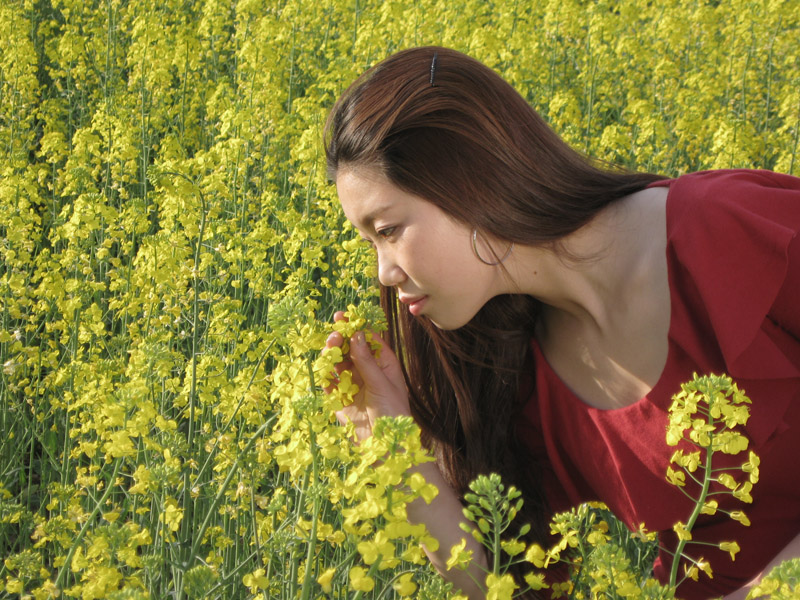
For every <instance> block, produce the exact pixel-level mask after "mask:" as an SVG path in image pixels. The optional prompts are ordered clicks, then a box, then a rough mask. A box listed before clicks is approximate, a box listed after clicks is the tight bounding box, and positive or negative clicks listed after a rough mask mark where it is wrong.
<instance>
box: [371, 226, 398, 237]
mask: <svg viewBox="0 0 800 600" xmlns="http://www.w3.org/2000/svg"><path fill="white" fill-rule="evenodd" d="M396 229H397V227H384V228H383V229H380V230H378V231H376V232H375V233H377V234H378V236H379V237H382V238H383V239H386V238H388V237H390V236H391V235H392V234H393V233H394V232H395V230H396Z"/></svg>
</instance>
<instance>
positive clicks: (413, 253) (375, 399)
mask: <svg viewBox="0 0 800 600" xmlns="http://www.w3.org/2000/svg"><path fill="white" fill-rule="evenodd" d="M326 132H327V133H326V150H327V159H328V169H329V174H330V177H331V179H332V180H334V181H335V182H336V186H337V190H338V193H339V198H340V201H341V204H342V207H343V209H344V212H345V214H346V216H347V218H348V219H349V220H350V221H351V222H352V223H353V224H354V225H355V227H356V228H357V229H358V230H359V231H360V232H361V234H362V236H363V237H364V238H365V239H367V240H368V241H370V242H371V243H372V244H373V245H374V247H375V250H376V252H377V257H378V275H379V280H380V283H381V302H382V306H383V308H384V310H385V311H386V314H387V318H388V321H389V332H388V335H387V340H386V342H385V343H386V345H387V346H388V347H391V349H392V350H393V352H392V351H389V348H388V347H386V348H384V349H383V352H382V354H381V359H380V363H378V362H376V361H375V359H374V358H373V356H372V355H371V354H370V352H369V351H368V348H367V346H366V344H365V343H364V341H363V336H361V335H359V334H357V335H356V337H355V338H354V339H353V340H352V342H353V343H352V346H351V351H350V356H349V359H348V360H347V361H345V362H344V363H343V364H342V365H341V368H350V369H352V370H353V372H354V377H356V380H357V381H358V383H359V384H360V386H361V388H362V391H361V393H360V395H359V397H358V398H357V401H356V402H355V403H354V404H353V405H352V406H350V407H348V408H346V409H345V410H344V411H342V413H341V414H340V415H339V417H340V419H341V420H343V421H344V420H346V419H349V420H351V421H353V422H354V423H355V424H356V431H357V435H358V436H359V437H365V436H368V435H370V431H371V429H370V426H371V423H372V422H374V420H375V419H376V418H377V417H379V416H382V415H399V414H410V415H412V416H413V417H414V419H415V420H416V421H417V422H418V423H419V425H420V427H421V429H422V432H423V436H424V440H425V442H426V443H427V444H428V445H429V446H430V447H431V448H432V450H433V451H434V453H435V456H436V458H437V462H436V466H431V465H426V467H425V469H423V472H424V475H425V476H426V478H427V479H428V480H429V481H431V482H432V483H434V484H436V485H437V487H439V489H440V495H439V497H438V498H437V499H436V500H435V502H434V503H433V504H432V505H431V506H424V505H422V506H414V507H413V514H410V518H411V519H412V520H416V521H422V522H425V523H426V524H427V525H428V528H429V529H430V530H431V532H432V533H433V534H434V535H435V536H436V537H438V538H439V540H440V547H441V549H440V551H439V553H438V554H437V553H430V557H431V560H432V561H433V563H434V564H435V565H436V566H437V568H439V570H440V571H445V568H444V562H445V561H446V558H447V556H448V550H449V548H450V546H452V545H453V544H455V543H457V542H458V541H459V540H460V539H461V537H462V532H461V530H460V529H459V527H458V523H459V521H460V520H461V506H460V503H459V498H460V497H461V495H462V494H463V493H464V491H465V490H466V486H467V484H468V483H469V481H471V480H472V479H473V478H474V477H475V476H476V475H477V474H479V473H482V472H488V471H495V472H499V473H500V474H501V475H502V476H503V477H504V479H505V480H506V481H508V482H512V483H514V484H515V485H516V486H517V487H518V488H520V489H521V490H522V491H523V494H524V498H525V514H524V515H522V516H521V517H518V518H519V519H523V520H526V521H529V522H531V523H532V524H533V526H534V536H538V537H539V538H540V539H543V534H544V532H545V531H546V525H547V522H548V519H549V515H550V514H551V512H552V511H553V510H563V509H566V508H568V507H569V506H571V505H575V504H577V503H579V502H582V501H586V500H595V499H597V500H601V501H604V502H606V503H607V504H608V505H609V507H610V508H611V509H612V510H613V511H614V512H615V513H616V514H617V515H618V516H619V517H620V518H622V519H623V520H624V521H625V522H626V523H628V524H629V525H630V526H636V525H638V524H639V523H641V522H644V524H645V526H646V527H647V528H648V529H650V530H655V531H664V532H669V531H670V530H671V527H672V525H673V524H674V523H675V522H676V521H678V520H684V521H685V520H686V518H687V517H688V514H689V512H690V511H691V505H690V504H688V501H687V500H686V499H685V498H684V496H683V495H682V493H681V492H680V490H678V489H677V488H675V487H674V486H671V485H670V484H668V483H667V482H666V481H665V479H664V473H665V471H666V467H667V464H668V461H669V457H670V455H671V454H672V451H673V450H674V448H670V447H668V446H666V443H665V441H664V431H665V426H666V410H667V408H668V406H669V404H670V398H671V396H672V394H674V393H676V392H677V391H678V390H679V388H680V384H681V383H683V382H685V381H688V380H690V379H691V377H692V373H693V372H700V373H709V372H715V373H720V372H725V373H728V374H730V375H731V376H732V377H733V378H734V380H735V381H737V382H738V383H739V385H740V386H741V387H742V388H743V389H744V390H745V391H746V392H747V393H748V395H749V396H750V397H751V399H752V400H753V407H752V413H753V416H752V417H751V421H750V423H749V424H748V426H747V433H748V437H749V438H750V440H751V448H752V449H753V450H755V451H756V452H757V453H758V454H760V456H761V464H762V472H761V481H760V482H759V483H758V485H757V486H756V489H755V491H754V496H755V498H756V499H755V502H754V503H753V505H752V506H749V507H746V510H747V514H748V515H749V516H750V519H751V521H752V522H753V524H752V526H751V528H750V529H749V530H748V529H746V528H744V527H742V526H741V525H739V524H738V523H735V522H733V521H731V520H730V519H729V518H728V517H727V516H726V515H722V514H721V513H719V514H717V515H715V516H703V517H702V519H701V521H700V522H698V525H697V527H696V529H695V539H707V540H709V541H711V542H713V543H719V542H721V541H730V540H731V539H736V540H737V541H738V542H739V545H740V546H741V548H742V550H741V553H740V554H739V555H738V556H737V558H736V563H735V564H732V563H731V561H730V558H729V557H728V556H727V554H726V553H724V552H721V551H720V550H719V549H712V548H710V547H709V549H708V551H707V552H706V551H704V552H703V555H704V556H705V558H706V559H708V560H709V561H710V562H711V564H712V567H713V569H714V578H713V579H712V580H708V579H701V580H700V581H699V582H697V583H693V582H688V583H686V584H684V585H682V586H681V587H680V588H679V591H678V595H679V596H681V597H684V598H689V599H691V598H706V597H711V596H719V595H722V594H734V593H736V594H739V595H740V596H741V597H744V594H746V589H741V588H743V586H745V585H746V584H747V583H748V582H750V581H751V580H752V579H753V578H755V577H757V576H758V575H759V574H760V573H761V572H762V571H763V570H764V569H765V568H767V567H768V566H769V565H771V564H773V563H776V562H780V561H781V560H783V559H785V558H788V557H793V556H800V537H798V534H800V478H798V477H797V476H796V467H795V466H794V465H793V464H791V463H790V462H789V461H790V459H792V458H793V457H796V456H800V442H798V438H800V436H798V435H797V433H798V427H799V426H800V341H798V337H799V336H800V310H799V309H798V308H797V306H798V305H797V300H798V298H800V241H798V239H797V237H796V232H797V231H798V230H800V180H798V179H795V178H792V177H789V176H785V175H778V174H773V173H768V172H764V171H719V172H707V173H697V174H692V175H687V176H684V177H681V178H679V179H676V180H672V181H670V180H666V179H665V178H663V177H660V176H658V175H652V174H641V173H623V172H619V171H612V170H603V169H599V168H597V167H596V166H594V165H592V164H591V163H590V162H589V161H587V160H586V159H585V158H583V157H582V156H580V155H579V154H577V153H576V152H574V151H573V150H572V149H570V148H569V147H568V146H567V145H566V144H565V143H564V142H563V141H562V140H561V139H560V138H559V137H558V136H557V135H555V134H554V133H553V132H552V131H551V130H550V129H549V128H548V127H547V125H546V124H545V123H544V122H543V121H542V119H541V118H540V117H539V116H538V115H537V114H536V113H535V112H534V111H533V110H532V109H531V108H530V107H529V106H528V104H527V103H526V102H525V101H524V99H523V98H521V97H520V96H519V95H518V94H517V93H516V92H515V91H514V90H513V89H512V88H511V87H510V86H509V85H508V84H507V83H505V82H504V81H503V80H502V79H501V78H500V77H499V76H498V75H497V74H495V73H494V72H492V71H491V70H490V69H488V68H486V67H485V66H483V65H481V64H480V63H478V62H477V61H475V60H473V59H470V58H469V57H467V56H465V55H463V54H460V53H457V52H454V51H452V50H447V49H444V48H417V49H412V50H407V51H403V52H400V53H398V54H395V55H394V56H391V57H390V58H388V59H386V60H385V61H383V62H382V63H380V64H379V65H377V66H376V67H374V68H372V69H371V70H369V71H368V72H367V73H365V74H364V75H363V76H362V77H360V78H359V79H358V80H357V81H356V82H355V83H353V85H352V86H351V87H350V88H349V89H348V90H347V91H346V92H345V93H344V95H343V96H342V98H341V99H340V100H339V101H338V102H337V104H336V106H335V107H334V109H333V111H332V113H331V115H330V117H329V120H328V125H327V128H326ZM337 318H341V317H340V316H337ZM341 343H342V340H341V337H340V336H338V334H334V335H333V336H332V337H331V338H330V339H329V341H328V344H329V345H338V344H341ZM792 474H795V475H794V476H793V475H792ZM724 502H725V500H721V501H720V503H721V508H725V506H724V505H723V503H724ZM733 508H736V509H738V508H741V506H736V507H733ZM729 510H730V509H729ZM720 536H721V537H720ZM731 536H733V537H731ZM661 541H662V545H664V546H666V547H670V546H673V545H674V539H673V537H672V536H671V535H669V533H664V534H663V535H662V539H661ZM469 542H470V543H472V549H473V550H474V551H475V556H476V557H477V562H478V563H485V561H486V557H485V555H484V553H483V551H482V550H481V549H480V548H479V547H478V545H477V544H476V543H474V541H472V540H469ZM662 554H663V556H662V557H660V558H659V561H658V563H657V565H656V574H657V575H658V576H659V577H661V578H662V579H664V578H665V577H666V574H667V573H668V571H669V566H670V565H669V562H670V561H669V555H668V554H666V553H662ZM476 572H477V571H476ZM445 576H446V577H448V578H450V579H452V580H453V581H454V582H455V584H456V585H457V586H458V587H461V588H462V589H463V590H464V591H468V592H469V593H470V594H471V595H472V596H474V597H479V592H478V591H477V590H475V588H474V587H473V584H472V582H471V580H470V579H469V577H468V576H467V575H466V574H464V573H462V572H458V573H453V572H445ZM736 590H739V591H738V592H736ZM731 597H732V598H733V597H735V595H732V596H731Z"/></svg>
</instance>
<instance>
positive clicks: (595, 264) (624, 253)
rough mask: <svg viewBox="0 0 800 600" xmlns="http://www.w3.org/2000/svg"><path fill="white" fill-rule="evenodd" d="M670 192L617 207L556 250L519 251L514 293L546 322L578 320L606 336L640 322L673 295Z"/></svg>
mask: <svg viewBox="0 0 800 600" xmlns="http://www.w3.org/2000/svg"><path fill="white" fill-rule="evenodd" d="M666 196H667V190H666V189H665V188H649V189H645V190H642V191H640V192H636V193H634V194H631V195H629V196H626V197H625V198H622V199H621V200H619V201H618V202H616V203H614V204H612V205H610V206H609V207H607V208H606V209H604V210H603V211H602V212H601V213H599V214H598V215H597V216H596V217H595V218H594V219H593V220H592V221H591V222H590V223H588V224H587V225H585V226H584V227H582V228H581V229H579V230H578V231H576V232H574V233H572V234H571V235H569V236H567V237H566V238H564V239H563V240H561V242H560V243H559V246H558V247H557V248H556V249H554V250H550V249H542V248H537V247H531V246H518V247H517V248H515V250H514V252H513V253H512V255H511V256H510V257H509V260H508V261H507V262H506V268H507V270H508V273H509V279H510V281H509V285H510V288H509V289H508V290H506V291H508V292H514V291H516V292H517V293H526V294H529V295H531V296H534V297H536V298H537V299H539V300H540V301H541V302H542V303H543V304H544V305H545V307H544V310H543V319H544V320H545V321H547V320H549V319H564V318H568V319H577V320H578V321H579V322H580V324H581V325H580V326H581V327H583V328H588V329H591V330H594V331H595V333H597V334H599V335H604V334H610V332H613V331H614V330H616V329H617V328H618V327H619V325H620V323H619V321H620V319H627V318H635V314H631V313H630V311H631V310H632V311H634V312H636V311H637V310H639V309H641V308H643V305H642V302H643V301H645V302H646V301H647V298H649V297H657V298H663V295H664V294H667V295H668V293H669V288H668V285H667V273H666V255H665V248H666V241H667V240H666ZM665 286H666V287H665Z"/></svg>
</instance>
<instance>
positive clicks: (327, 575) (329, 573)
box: [317, 568, 336, 594]
mask: <svg viewBox="0 0 800 600" xmlns="http://www.w3.org/2000/svg"><path fill="white" fill-rule="evenodd" d="M335 574H336V569H335V568H330V569H325V570H324V571H323V572H322V574H321V575H320V576H319V577H317V583H318V584H319V585H320V587H322V591H323V592H325V593H326V594H330V593H331V581H332V580H333V576H334V575H335Z"/></svg>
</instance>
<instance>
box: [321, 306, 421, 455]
mask: <svg viewBox="0 0 800 600" xmlns="http://www.w3.org/2000/svg"><path fill="white" fill-rule="evenodd" d="M344 318H345V316H344V313H343V312H341V311H339V312H337V313H336V314H335V315H334V316H333V319H334V321H340V320H342V319H344ZM372 338H373V340H375V341H377V342H378V343H379V344H380V346H381V349H380V359H377V360H376V358H375V356H374V355H373V354H372V350H371V348H370V346H369V344H368V343H367V341H366V338H365V336H364V332H363V331H358V332H356V333H355V335H353V337H352V338H351V339H350V352H349V353H348V354H346V355H345V356H344V360H342V362H340V363H338V364H337V365H336V372H337V373H341V372H342V371H344V370H349V371H351V372H352V374H353V383H355V384H356V385H357V386H358V387H359V391H358V393H357V394H356V395H355V398H354V401H353V403H352V404H350V405H349V406H345V407H344V408H343V409H342V410H340V411H338V412H337V413H336V417H337V418H338V419H339V422H341V423H342V424H346V423H347V421H351V422H352V423H353V425H354V426H355V434H356V439H357V440H363V439H365V438H368V437H369V436H371V435H372V425H373V424H374V423H375V421H376V420H377V419H378V417H387V416H388V417H395V416H400V415H410V414H411V412H410V410H409V405H408V390H407V389H406V383H405V379H403V372H402V370H401V368H400V361H398V360H397V356H395V354H394V352H392V350H391V348H389V345H388V344H387V343H386V341H385V340H384V339H383V338H382V337H380V336H379V335H377V334H375V333H373V334H372ZM343 343H344V339H343V338H342V334H340V333H339V332H334V333H332V334H331V335H330V336H328V340H327V341H326V342H325V345H326V347H329V348H330V347H333V346H339V347H341V346H342V344H343ZM335 386H336V383H335V382H334V383H333V384H332V385H331V386H330V387H329V388H327V390H326V391H328V392H330V391H331V390H332V389H333V388H335Z"/></svg>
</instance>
